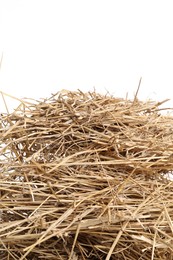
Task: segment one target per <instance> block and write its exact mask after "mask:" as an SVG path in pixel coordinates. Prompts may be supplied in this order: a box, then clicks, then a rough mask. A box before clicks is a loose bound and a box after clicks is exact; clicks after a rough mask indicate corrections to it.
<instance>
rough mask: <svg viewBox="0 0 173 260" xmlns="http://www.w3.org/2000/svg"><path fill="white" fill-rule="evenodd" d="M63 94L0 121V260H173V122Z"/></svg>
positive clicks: (127, 104)
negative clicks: (170, 176)
mask: <svg viewBox="0 0 173 260" xmlns="http://www.w3.org/2000/svg"><path fill="white" fill-rule="evenodd" d="M160 105H161V103H156V102H152V101H148V102H141V101H139V100H137V98H135V99H134V100H133V101H130V100H127V99H119V98H115V97H111V96H110V95H109V96H107V95H105V96H103V95H99V94H97V93H95V92H93V93H82V92H81V91H77V92H68V91H62V92H58V93H57V94H56V95H54V96H52V97H51V98H50V99H46V100H42V101H28V100H26V101H24V100H22V101H21V104H20V105H19V107H18V108H17V109H16V110H15V111H14V112H13V113H7V114H5V113H3V114H2V115H1V127H0V128H1V129H0V170H1V171H0V196H1V197H0V198H1V199H0V259H1V260H3V259H4V260H5V259H15V260H17V259H20V260H23V259H32V260H34V259H63V260H66V259H71V260H84V259H106V260H109V259H112V260H114V259H120V260H121V259H126V260H127V259H128V260H134V259H144V260H148V259H153V260H155V259H160V260H163V259H173V222H172V221H173V182H172V181H171V180H170V179H169V178H167V175H168V173H171V171H172V170H173V156H172V155H173V118H172V117H171V116H168V115H162V113H161V111H160V110H161V108H160Z"/></svg>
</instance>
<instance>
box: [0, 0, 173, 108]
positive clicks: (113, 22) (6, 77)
mask: <svg viewBox="0 0 173 260" xmlns="http://www.w3.org/2000/svg"><path fill="white" fill-rule="evenodd" d="M2 54H3V59H2V64H1V69H0V90H1V91H4V92H6V93H8V94H11V95H13V96H16V97H19V98H21V97H31V98H42V97H43V98H44V97H49V96H50V95H51V93H56V92H57V91H59V90H61V89H69V90H75V89H81V90H83V91H88V90H93V88H94V87H95V89H96V91H97V92H102V93H103V92H106V90H107V91H109V92H110V93H111V94H114V95H115V96H118V97H125V96H126V93H127V92H128V95H129V97H130V98H132V97H133V96H134V93H135V91H136V89H137V86H138V82H139V79H140V77H142V83H141V88H140V92H139V95H138V97H139V98H140V99H143V100H146V99H149V98H150V99H154V100H159V101H160V100H163V99H165V98H170V99H171V101H170V102H168V105H169V106H172V107H173V100H172V96H173V95H172V93H173V90H172V89H173V76H172V74H173V73H172V69H173V2H172V1H169V0H162V1H159V0H141V1H140V0H112V1H111V0H105V1H102V0H85V1H84V0H69V1H68V0H0V57H1V56H2ZM7 102H8V105H9V106H10V107H13V106H14V103H13V101H12V100H11V99H9V100H8V99H7ZM3 109H4V107H3V101H2V99H1V97H0V111H2V110H3Z"/></svg>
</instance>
